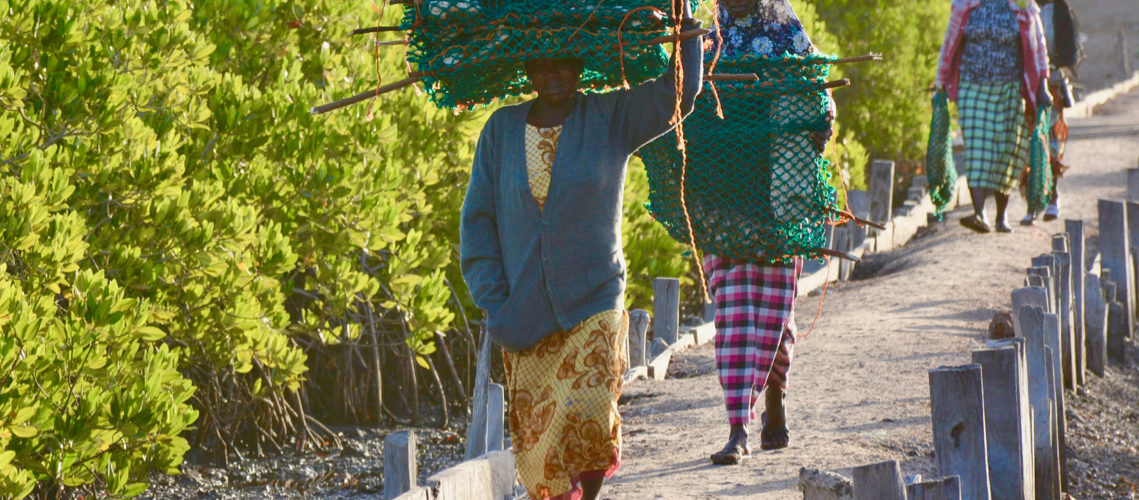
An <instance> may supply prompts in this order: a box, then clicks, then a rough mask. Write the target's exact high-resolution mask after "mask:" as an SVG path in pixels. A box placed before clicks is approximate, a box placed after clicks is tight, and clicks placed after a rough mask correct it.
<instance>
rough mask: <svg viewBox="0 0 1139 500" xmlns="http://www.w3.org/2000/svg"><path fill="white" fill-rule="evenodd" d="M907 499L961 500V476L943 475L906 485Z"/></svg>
mask: <svg viewBox="0 0 1139 500" xmlns="http://www.w3.org/2000/svg"><path fill="white" fill-rule="evenodd" d="M906 496H907V497H908V498H909V500H961V478H960V477H957V476H949V477H943V478H940V479H934V480H931V481H921V482H917V483H913V484H910V485H908V486H906Z"/></svg>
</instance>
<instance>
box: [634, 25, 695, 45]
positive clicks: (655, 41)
mask: <svg viewBox="0 0 1139 500" xmlns="http://www.w3.org/2000/svg"><path fill="white" fill-rule="evenodd" d="M711 33H712V30H710V29H706V28H700V29H695V30H688V31H682V32H680V34H679V35H676V34H672V35H664V36H658V37H656V38H650V39H649V40H648V41H646V42H645V43H644V45H660V44H663V43H677V42H683V41H685V40H689V39H692V38H696V37H701V36H704V35H708V34H711Z"/></svg>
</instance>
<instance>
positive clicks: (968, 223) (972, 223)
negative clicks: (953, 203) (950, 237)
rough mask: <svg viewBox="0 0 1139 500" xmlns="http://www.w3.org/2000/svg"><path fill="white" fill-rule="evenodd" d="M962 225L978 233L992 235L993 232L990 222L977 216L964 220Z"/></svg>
mask: <svg viewBox="0 0 1139 500" xmlns="http://www.w3.org/2000/svg"><path fill="white" fill-rule="evenodd" d="M961 225H962V226H965V227H967V228H969V229H972V230H974V231H976V232H978V233H991V232H992V231H993V228H992V226H990V225H989V223H988V222H985V219H982V218H981V216H979V215H977V214H973V215H970V216H968V217H965V218H962V219H961Z"/></svg>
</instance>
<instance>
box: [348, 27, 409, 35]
mask: <svg viewBox="0 0 1139 500" xmlns="http://www.w3.org/2000/svg"><path fill="white" fill-rule="evenodd" d="M391 31H404V29H403V28H402V27H400V26H372V27H370V28H356V29H354V30H352V34H353V35H364V34H367V33H387V32H391Z"/></svg>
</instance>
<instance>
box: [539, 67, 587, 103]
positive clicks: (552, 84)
mask: <svg viewBox="0 0 1139 500" xmlns="http://www.w3.org/2000/svg"><path fill="white" fill-rule="evenodd" d="M581 71H582V62H581V60H580V59H575V58H572V57H563V58H557V59H532V60H530V61H527V62H526V76H527V77H528V78H530V83H532V84H533V85H534V90H535V91H537V92H538V99H539V100H541V101H545V102H546V103H548V104H554V105H557V104H563V103H565V102H566V101H569V100H570V99H573V96H574V95H576V94H577V84H578V82H579V81H581Z"/></svg>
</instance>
